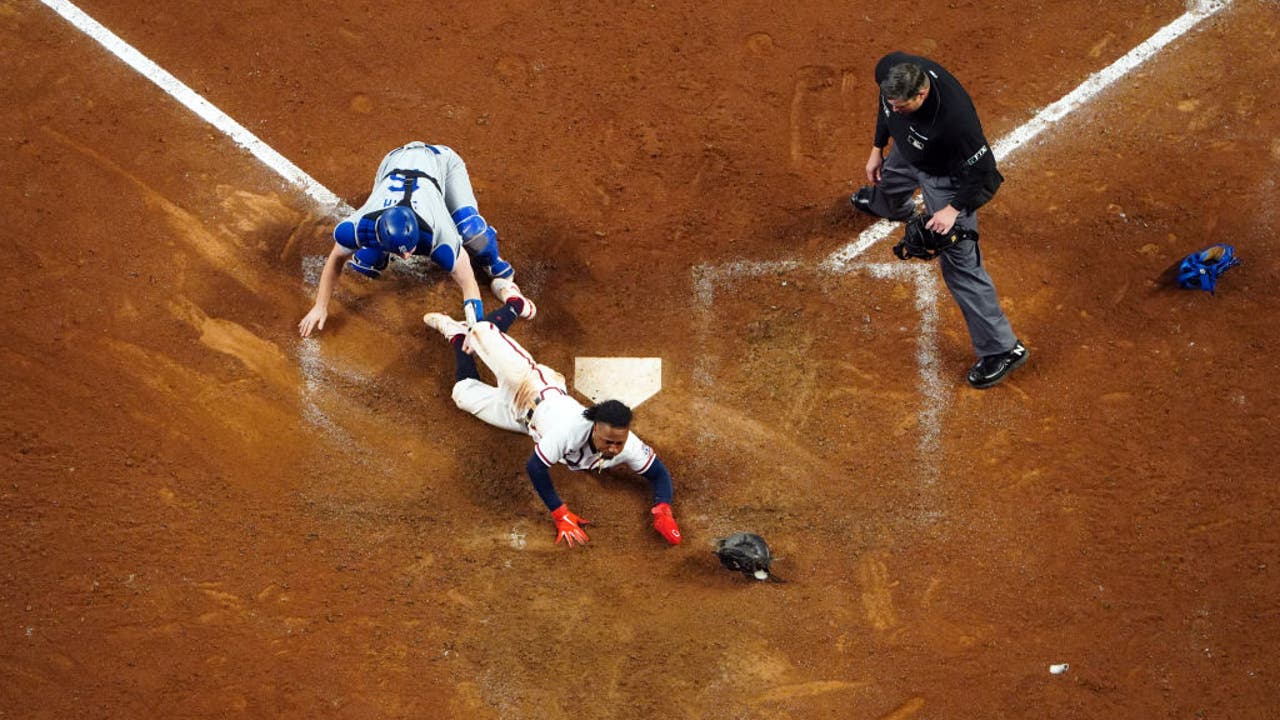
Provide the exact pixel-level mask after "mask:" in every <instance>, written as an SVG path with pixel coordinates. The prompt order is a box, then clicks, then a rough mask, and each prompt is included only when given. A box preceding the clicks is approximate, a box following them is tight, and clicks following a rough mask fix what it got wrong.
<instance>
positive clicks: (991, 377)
mask: <svg viewBox="0 0 1280 720" xmlns="http://www.w3.org/2000/svg"><path fill="white" fill-rule="evenodd" d="M1030 356H1031V353H1029V352H1028V351H1027V348H1026V346H1024V345H1023V344H1022V341H1021V340H1019V341H1018V342H1017V343H1016V344H1015V345H1014V346H1013V349H1012V350H1010V351H1008V352H1003V353H1000V354H999V355H988V356H986V357H984V358H982V359H981V360H979V361H978V362H977V363H976V364H975V365H974V366H973V367H971V368H969V376H968V380H969V384H970V385H972V386H974V387H975V388H978V389H979V390H985V389H986V388H989V387H991V386H992V385H995V384H997V383H999V382H1000V381H1001V380H1004V376H1005V375H1008V374H1009V373H1011V372H1013V371H1014V370H1016V369H1017V368H1018V367H1020V366H1021V365H1022V364H1023V363H1024V362H1026V361H1027V358H1028V357H1030Z"/></svg>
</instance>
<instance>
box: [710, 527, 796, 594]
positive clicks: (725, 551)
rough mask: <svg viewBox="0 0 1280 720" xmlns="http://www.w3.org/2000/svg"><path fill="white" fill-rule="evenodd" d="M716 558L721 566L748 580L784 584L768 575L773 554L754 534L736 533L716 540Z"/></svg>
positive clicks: (762, 540) (779, 579) (766, 544)
mask: <svg viewBox="0 0 1280 720" xmlns="http://www.w3.org/2000/svg"><path fill="white" fill-rule="evenodd" d="M716 557H718V558H720V564H721V565H723V566H725V567H726V568H729V569H730V570H733V571H735V572H740V573H742V574H743V575H746V576H747V577H749V578H754V579H756V580H770V581H772V582H784V581H783V580H782V579H781V578H778V577H776V576H774V575H771V574H769V565H770V564H771V563H772V562H773V553H771V552H769V544H768V543H766V542H765V541H764V538H762V537H760V536H759V535H756V534H755V533H745V532H736V533H734V534H732V535H730V536H729V537H727V538H724V539H723V540H717V541H716Z"/></svg>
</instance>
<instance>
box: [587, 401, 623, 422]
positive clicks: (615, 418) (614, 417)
mask: <svg viewBox="0 0 1280 720" xmlns="http://www.w3.org/2000/svg"><path fill="white" fill-rule="evenodd" d="M582 417H584V418H586V419H588V420H590V421H591V422H600V423H604V424H605V425H612V426H613V427H617V428H629V427H631V408H629V407H627V406H626V405H624V404H622V403H621V402H619V401H617V400H605V401H604V402H602V403H596V404H595V405H592V406H591V407H589V408H587V409H586V410H583V411H582Z"/></svg>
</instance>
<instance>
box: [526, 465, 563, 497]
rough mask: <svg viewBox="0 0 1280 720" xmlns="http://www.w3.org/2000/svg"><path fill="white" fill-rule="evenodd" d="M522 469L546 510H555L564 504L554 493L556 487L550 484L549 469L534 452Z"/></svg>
mask: <svg viewBox="0 0 1280 720" xmlns="http://www.w3.org/2000/svg"><path fill="white" fill-rule="evenodd" d="M524 469H525V471H526V472H528V473H529V481H530V482H532V483H533V489H534V490H537V491H538V497H540V498H542V502H543V503H544V504H545V505H546V506H547V509H548V510H555V509H556V508H558V507H560V506H561V505H563V504H564V501H562V500H561V499H560V496H559V495H558V494H557V493H556V486H555V485H553V484H552V482H551V468H549V467H547V464H546V463H544V462H542V458H540V457H538V453H536V452H535V453H534V454H532V455H530V456H529V462H527V463H525V465H524Z"/></svg>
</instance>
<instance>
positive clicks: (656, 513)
mask: <svg viewBox="0 0 1280 720" xmlns="http://www.w3.org/2000/svg"><path fill="white" fill-rule="evenodd" d="M649 512H651V513H653V529H654V530H657V531H658V533H659V534H660V535H662V537H664V538H666V539H667V542H669V543H671V544H672V545H679V544H680V540H681V539H682V538H681V537H680V526H679V525H676V519H675V518H674V517H671V506H670V505H669V504H667V503H658V504H657V505H654V506H653V509H652V510H650V511H649Z"/></svg>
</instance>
